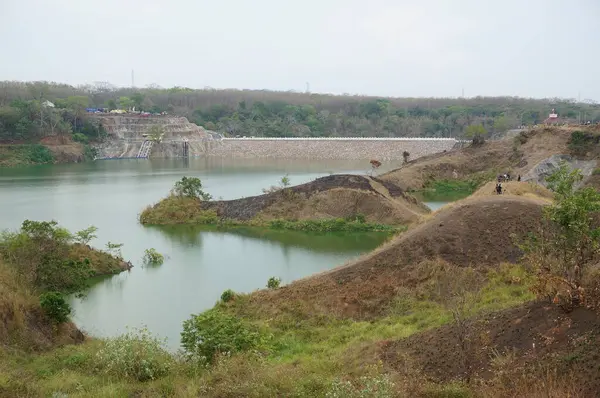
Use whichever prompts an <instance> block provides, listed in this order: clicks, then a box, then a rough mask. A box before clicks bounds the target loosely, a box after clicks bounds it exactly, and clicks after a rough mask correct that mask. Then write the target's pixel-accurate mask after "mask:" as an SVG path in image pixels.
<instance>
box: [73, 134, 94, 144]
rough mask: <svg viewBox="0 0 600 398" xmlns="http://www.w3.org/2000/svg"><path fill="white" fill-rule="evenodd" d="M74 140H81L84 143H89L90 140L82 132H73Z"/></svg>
mask: <svg viewBox="0 0 600 398" xmlns="http://www.w3.org/2000/svg"><path fill="white" fill-rule="evenodd" d="M72 137H73V141H75V142H81V143H82V144H87V143H88V142H89V141H90V140H89V138H88V137H87V136H85V135H83V134H81V133H75V134H73V136H72Z"/></svg>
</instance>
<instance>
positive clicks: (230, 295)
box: [221, 289, 235, 303]
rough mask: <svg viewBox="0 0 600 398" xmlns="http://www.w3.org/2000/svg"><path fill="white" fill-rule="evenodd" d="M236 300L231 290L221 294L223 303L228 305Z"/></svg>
mask: <svg viewBox="0 0 600 398" xmlns="http://www.w3.org/2000/svg"><path fill="white" fill-rule="evenodd" d="M234 298H235V292H234V291H233V290H231V289H227V290H225V291H224V292H223V294H221V301H222V302H224V303H228V302H230V301H231V300H233V299H234Z"/></svg>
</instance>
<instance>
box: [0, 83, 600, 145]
mask: <svg viewBox="0 0 600 398" xmlns="http://www.w3.org/2000/svg"><path fill="white" fill-rule="evenodd" d="M40 95H41V96H42V97H43V98H44V99H48V100H50V101H55V100H60V99H63V100H65V99H68V98H71V102H73V98H76V99H78V101H76V102H78V103H84V105H86V106H90V107H107V108H111V109H113V108H128V107H131V106H136V108H137V109H143V110H147V111H150V112H160V111H166V112H170V113H177V114H180V115H182V116H186V117H188V119H189V120H190V121H191V122H194V123H197V124H200V125H202V126H204V127H205V128H207V129H209V130H216V131H221V132H225V133H228V134H231V135H247V136H252V135H253V136H273V137H278V136H382V137H388V136H430V137H449V136H459V135H462V134H463V132H464V130H465V128H466V127H467V126H469V125H471V124H483V126H484V127H485V129H486V130H487V133H488V134H490V135H491V134H494V133H498V132H503V131H506V130H508V129H511V128H514V127H516V126H519V125H522V124H525V125H529V124H536V123H540V122H542V121H543V120H544V119H546V117H547V116H548V113H549V112H550V110H551V109H552V108H554V109H556V111H557V112H558V113H559V115H560V116H561V117H564V118H571V119H579V118H582V119H585V120H591V121H594V120H595V121H597V120H600V106H598V105H596V104H588V103H576V102H575V101H574V100H561V99H527V98H516V97H476V98H464V99H454V98H378V97H366V96H350V95H343V96H335V95H327V94H309V93H295V92H276V91H257V90H214V89H202V90H193V89H189V88H184V87H174V88H169V89H162V88H145V89H133V88H115V87H112V86H110V85H109V84H96V85H93V86H92V85H88V86H80V87H72V86H69V85H65V84H59V83H47V82H30V83H21V82H0V114H1V113H2V109H3V108H5V107H7V106H9V105H10V104H11V103H12V101H15V100H30V99H33V98H34V97H35V98H39V97H40ZM1 124H2V122H1V121H0V131H1V128H2V127H1Z"/></svg>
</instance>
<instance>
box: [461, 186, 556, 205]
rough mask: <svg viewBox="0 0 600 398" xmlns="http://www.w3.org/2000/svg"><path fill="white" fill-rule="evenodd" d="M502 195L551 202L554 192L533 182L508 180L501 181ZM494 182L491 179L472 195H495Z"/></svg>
mask: <svg viewBox="0 0 600 398" xmlns="http://www.w3.org/2000/svg"><path fill="white" fill-rule="evenodd" d="M502 189H503V195H505V196H523V197H525V198H531V199H538V200H543V201H546V202H548V203H551V202H552V200H553V199H554V194H553V193H552V191H550V190H549V189H548V188H546V187H544V186H543V185H540V184H536V183H533V182H517V181H509V182H503V183H502ZM497 195H498V194H497V193H496V182H494V181H491V182H488V183H487V184H485V185H483V186H482V187H481V188H479V189H478V190H477V191H475V193H473V195H471V196H472V197H480V196H497Z"/></svg>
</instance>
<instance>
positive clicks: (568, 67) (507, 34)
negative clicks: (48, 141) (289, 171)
mask: <svg viewBox="0 0 600 398" xmlns="http://www.w3.org/2000/svg"><path fill="white" fill-rule="evenodd" d="M599 68H600V0H570V1H567V0H562V1H559V0H502V1H500V0H497V1H491V0H490V1H484V0H411V1H408V0H368V1H367V0H302V1H289V0H288V1H285V0H211V1H206V0H169V1H164V0H100V1H92V0H0V80H48V81H58V82H65V83H70V84H83V83H92V82H94V81H108V82H111V83H113V84H115V85H118V86H130V85H131V70H132V69H133V70H135V85H136V86H146V85H148V84H151V83H155V84H158V85H160V86H163V87H170V86H176V85H177V86H186V87H193V88H202V87H205V86H208V87H214V88H249V89H271V90H297V91H304V90H305V89H306V82H309V83H310V90H311V91H312V92H328V93H336V94H341V93H352V94H371V95H379V96H416V97H422V96H451V97H457V96H460V95H461V90H462V89H464V92H465V96H468V97H470V96H476V95H517V96H526V97H555V96H556V97H564V98H577V97H578V95H581V99H582V100H583V99H586V98H593V99H596V100H600V76H599V75H600V73H599V72H598V71H599V70H600V69H599Z"/></svg>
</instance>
